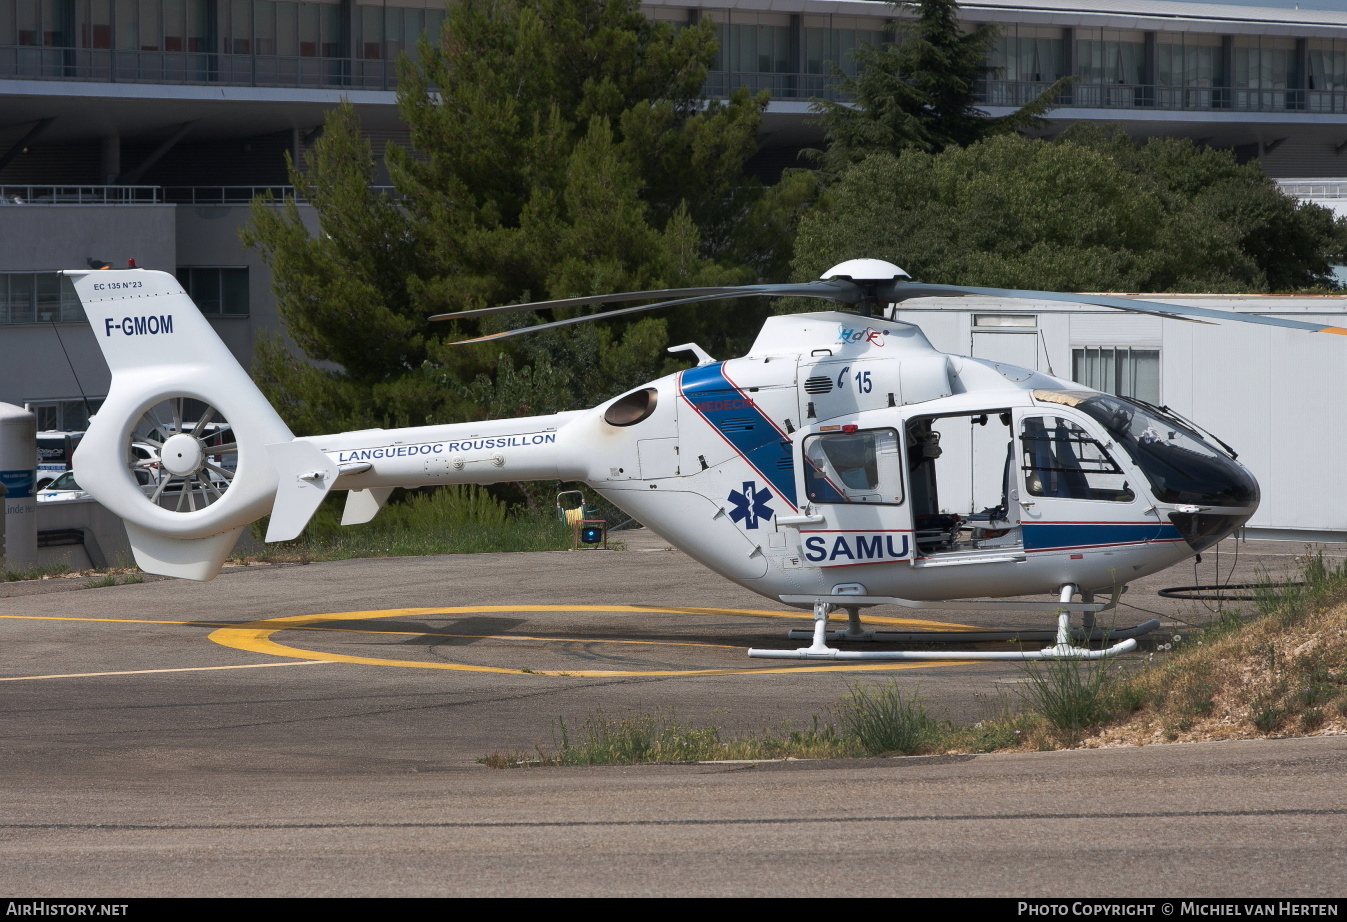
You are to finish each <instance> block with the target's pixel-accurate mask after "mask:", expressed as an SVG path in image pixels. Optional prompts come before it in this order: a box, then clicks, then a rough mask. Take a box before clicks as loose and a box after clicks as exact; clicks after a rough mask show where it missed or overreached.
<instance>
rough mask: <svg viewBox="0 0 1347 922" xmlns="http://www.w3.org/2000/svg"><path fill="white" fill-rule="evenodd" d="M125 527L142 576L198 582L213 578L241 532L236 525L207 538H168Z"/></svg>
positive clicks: (144, 530)
mask: <svg viewBox="0 0 1347 922" xmlns="http://www.w3.org/2000/svg"><path fill="white" fill-rule="evenodd" d="M125 525H126V537H127V539H128V540H129V541H130V542H131V550H132V552H134V553H135V555H136V566H138V567H140V568H141V569H142V570H144V571H145V572H146V573H157V574H158V575H160V576H175V577H177V578H178V579H194V580H198V581H200V582H205V581H206V580H212V579H215V577H216V576H217V575H218V574H219V572H220V568H221V567H223V566H224V562H225V561H226V560H228V559H229V555H230V553H231V552H232V551H233V550H234V545H235V544H237V543H238V540H239V535H241V534H243V529H244V526H242V525H240V526H239V527H237V528H231V529H230V530H229V531H225V532H221V533H220V534H218V535H211V536H210V537H208V538H170V537H168V536H167V535H161V534H159V533H158V532H153V531H150V530H149V529H147V528H141V527H140V526H139V525H136V524H135V523H133V522H126V523H125Z"/></svg>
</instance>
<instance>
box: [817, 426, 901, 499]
mask: <svg viewBox="0 0 1347 922" xmlns="http://www.w3.org/2000/svg"><path fill="white" fill-rule="evenodd" d="M804 488H805V495H806V496H808V497H809V501H810V502H814V503H888V504H890V505H892V504H896V503H901V502H902V501H903V467H902V460H901V456H900V455H899V450H898V432H897V431H896V430H894V429H866V430H852V431H850V432H846V431H841V430H839V431H837V432H824V433H820V434H819V435H811V436H810V437H809V438H807V439H806V440H805V443H804Z"/></svg>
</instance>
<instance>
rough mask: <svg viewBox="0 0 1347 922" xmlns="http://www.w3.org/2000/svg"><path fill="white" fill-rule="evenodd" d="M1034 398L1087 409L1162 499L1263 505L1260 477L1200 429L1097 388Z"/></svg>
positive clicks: (1043, 393) (1036, 393) (1039, 394)
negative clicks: (1198, 431)
mask: <svg viewBox="0 0 1347 922" xmlns="http://www.w3.org/2000/svg"><path fill="white" fill-rule="evenodd" d="M1034 398H1035V399H1036V400H1038V401H1040V402H1044V403H1056V404H1062V405H1065V406H1069V407H1074V408H1076V409H1077V410H1080V411H1081V412H1083V413H1085V414H1086V415H1087V416H1089V417H1090V418H1091V419H1093V420H1095V421H1096V422H1097V423H1099V425H1101V426H1103V427H1104V430H1105V431H1106V432H1108V434H1109V436H1110V437H1112V438H1113V440H1114V441H1115V442H1116V443H1117V444H1118V445H1120V446H1122V449H1123V450H1124V451H1125V452H1127V454H1128V456H1129V457H1130V458H1131V459H1132V461H1133V463H1135V464H1136V466H1137V467H1138V468H1140V469H1141V472H1142V473H1143V474H1144V475H1145V476H1146V479H1147V480H1148V481H1149V482H1150V485H1151V489H1152V492H1153V493H1154V495H1155V498H1156V499H1158V500H1159V501H1160V502H1162V503H1193V504H1198V505H1213V506H1254V505H1257V504H1258V498H1259V497H1258V482H1257V481H1255V480H1254V479H1253V477H1252V476H1251V475H1250V474H1249V472H1248V471H1247V470H1245V469H1244V466H1243V465H1241V464H1239V463H1238V462H1236V461H1235V460H1234V459H1232V458H1231V457H1229V456H1228V455H1226V454H1225V453H1224V452H1222V451H1221V450H1220V449H1218V448H1216V447H1215V446H1213V445H1211V444H1209V443H1208V442H1207V441H1206V440H1205V439H1204V438H1203V437H1202V436H1201V435H1199V434H1198V433H1197V432H1195V431H1193V430H1192V429H1189V428H1188V427H1187V426H1184V425H1183V424H1182V423H1180V422H1179V421H1177V420H1175V419H1171V418H1168V417H1165V416H1162V415H1160V414H1159V413H1157V412H1155V411H1153V410H1149V409H1147V408H1145V407H1143V406H1141V405H1140V404H1138V403H1134V402H1132V401H1130V400H1128V399H1126V398H1125V397H1114V396H1112V395H1109V394H1099V393H1095V392H1092V391H1046V390H1036V391H1034Z"/></svg>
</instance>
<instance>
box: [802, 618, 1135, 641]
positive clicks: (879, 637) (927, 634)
mask: <svg viewBox="0 0 1347 922" xmlns="http://www.w3.org/2000/svg"><path fill="white" fill-rule="evenodd" d="M1159 627H1160V622H1159V621H1157V620H1156V619H1154V618H1152V619H1150V620H1149V621H1142V622H1141V623H1140V624H1134V625H1132V626H1131V627H1123V628H1116V629H1111V630H1110V629H1105V628H1101V627H1095V628H1092V629H1090V631H1089V636H1088V637H1087V636H1086V630H1085V628H1082V627H1073V628H1071V642H1072V643H1082V642H1094V643H1098V642H1099V641H1101V640H1127V639H1129V638H1131V637H1141V636H1143V635H1145V634H1149V633H1150V632H1151V631H1154V630H1156V629H1158V628H1159ZM786 636H787V637H788V638H789V639H791V640H812V639H813V637H814V632H813V631H806V630H794V631H787V632H786ZM826 638H827V639H828V640H850V641H860V642H862V643H864V642H867V641H873V642H875V643H996V642H998V641H1007V640H1011V641H1013V640H1022V641H1024V642H1026V643H1039V642H1043V641H1055V640H1056V639H1057V632H1056V631H1055V630H1025V631H861V632H860V633H858V634H853V633H852V632H851V631H850V629H848V630H845V631H828V632H827V634H826Z"/></svg>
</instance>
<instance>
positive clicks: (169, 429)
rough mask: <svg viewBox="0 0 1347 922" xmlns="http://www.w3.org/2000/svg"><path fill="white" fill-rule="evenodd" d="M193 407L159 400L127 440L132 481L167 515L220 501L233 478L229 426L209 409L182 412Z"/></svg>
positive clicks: (181, 399)
mask: <svg viewBox="0 0 1347 922" xmlns="http://www.w3.org/2000/svg"><path fill="white" fill-rule="evenodd" d="M193 405H196V406H199V405H200V401H196V400H193V398H190V397H187V396H183V395H175V396H169V397H165V398H164V399H162V400H160V401H159V402H158V403H156V404H154V405H153V406H151V407H149V408H148V409H147V410H146V411H145V413H144V414H143V415H142V416H141V418H140V420H138V421H137V423H136V425H135V426H134V427H133V429H132V433H131V437H130V441H131V444H130V446H129V456H130V459H129V461H128V464H129V467H130V469H131V471H132V472H133V473H134V474H135V475H136V480H137V482H139V483H141V485H142V488H143V489H144V490H145V491H146V496H147V497H148V499H149V501H150V502H152V503H154V504H156V505H158V506H160V507H161V508H164V509H169V510H171V511H173V512H196V511H197V510H198V509H204V508H206V507H207V506H209V505H211V504H212V503H214V502H217V501H219V500H221V499H223V498H224V495H225V493H226V492H227V491H228V490H229V487H230V485H231V484H232V482H233V480H234V473H235V467H234V465H233V464H231V463H229V462H230V461H231V460H232V459H236V458H237V454H238V443H237V441H236V440H235V438H234V431H233V426H232V425H231V424H230V422H229V421H228V420H227V419H225V417H224V416H223V415H222V414H221V413H220V412H219V411H218V410H217V409H216V408H215V407H213V406H209V405H207V406H206V407H204V409H202V410H201V411H200V412H199V413H198V412H192V413H188V411H187V408H188V407H189V406H193ZM189 416H190V417H191V418H189ZM137 433H139V434H137ZM136 443H140V444H141V446H142V448H143V450H142V451H141V452H137V451H136ZM140 454H148V455H149V457H138V455H140Z"/></svg>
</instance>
